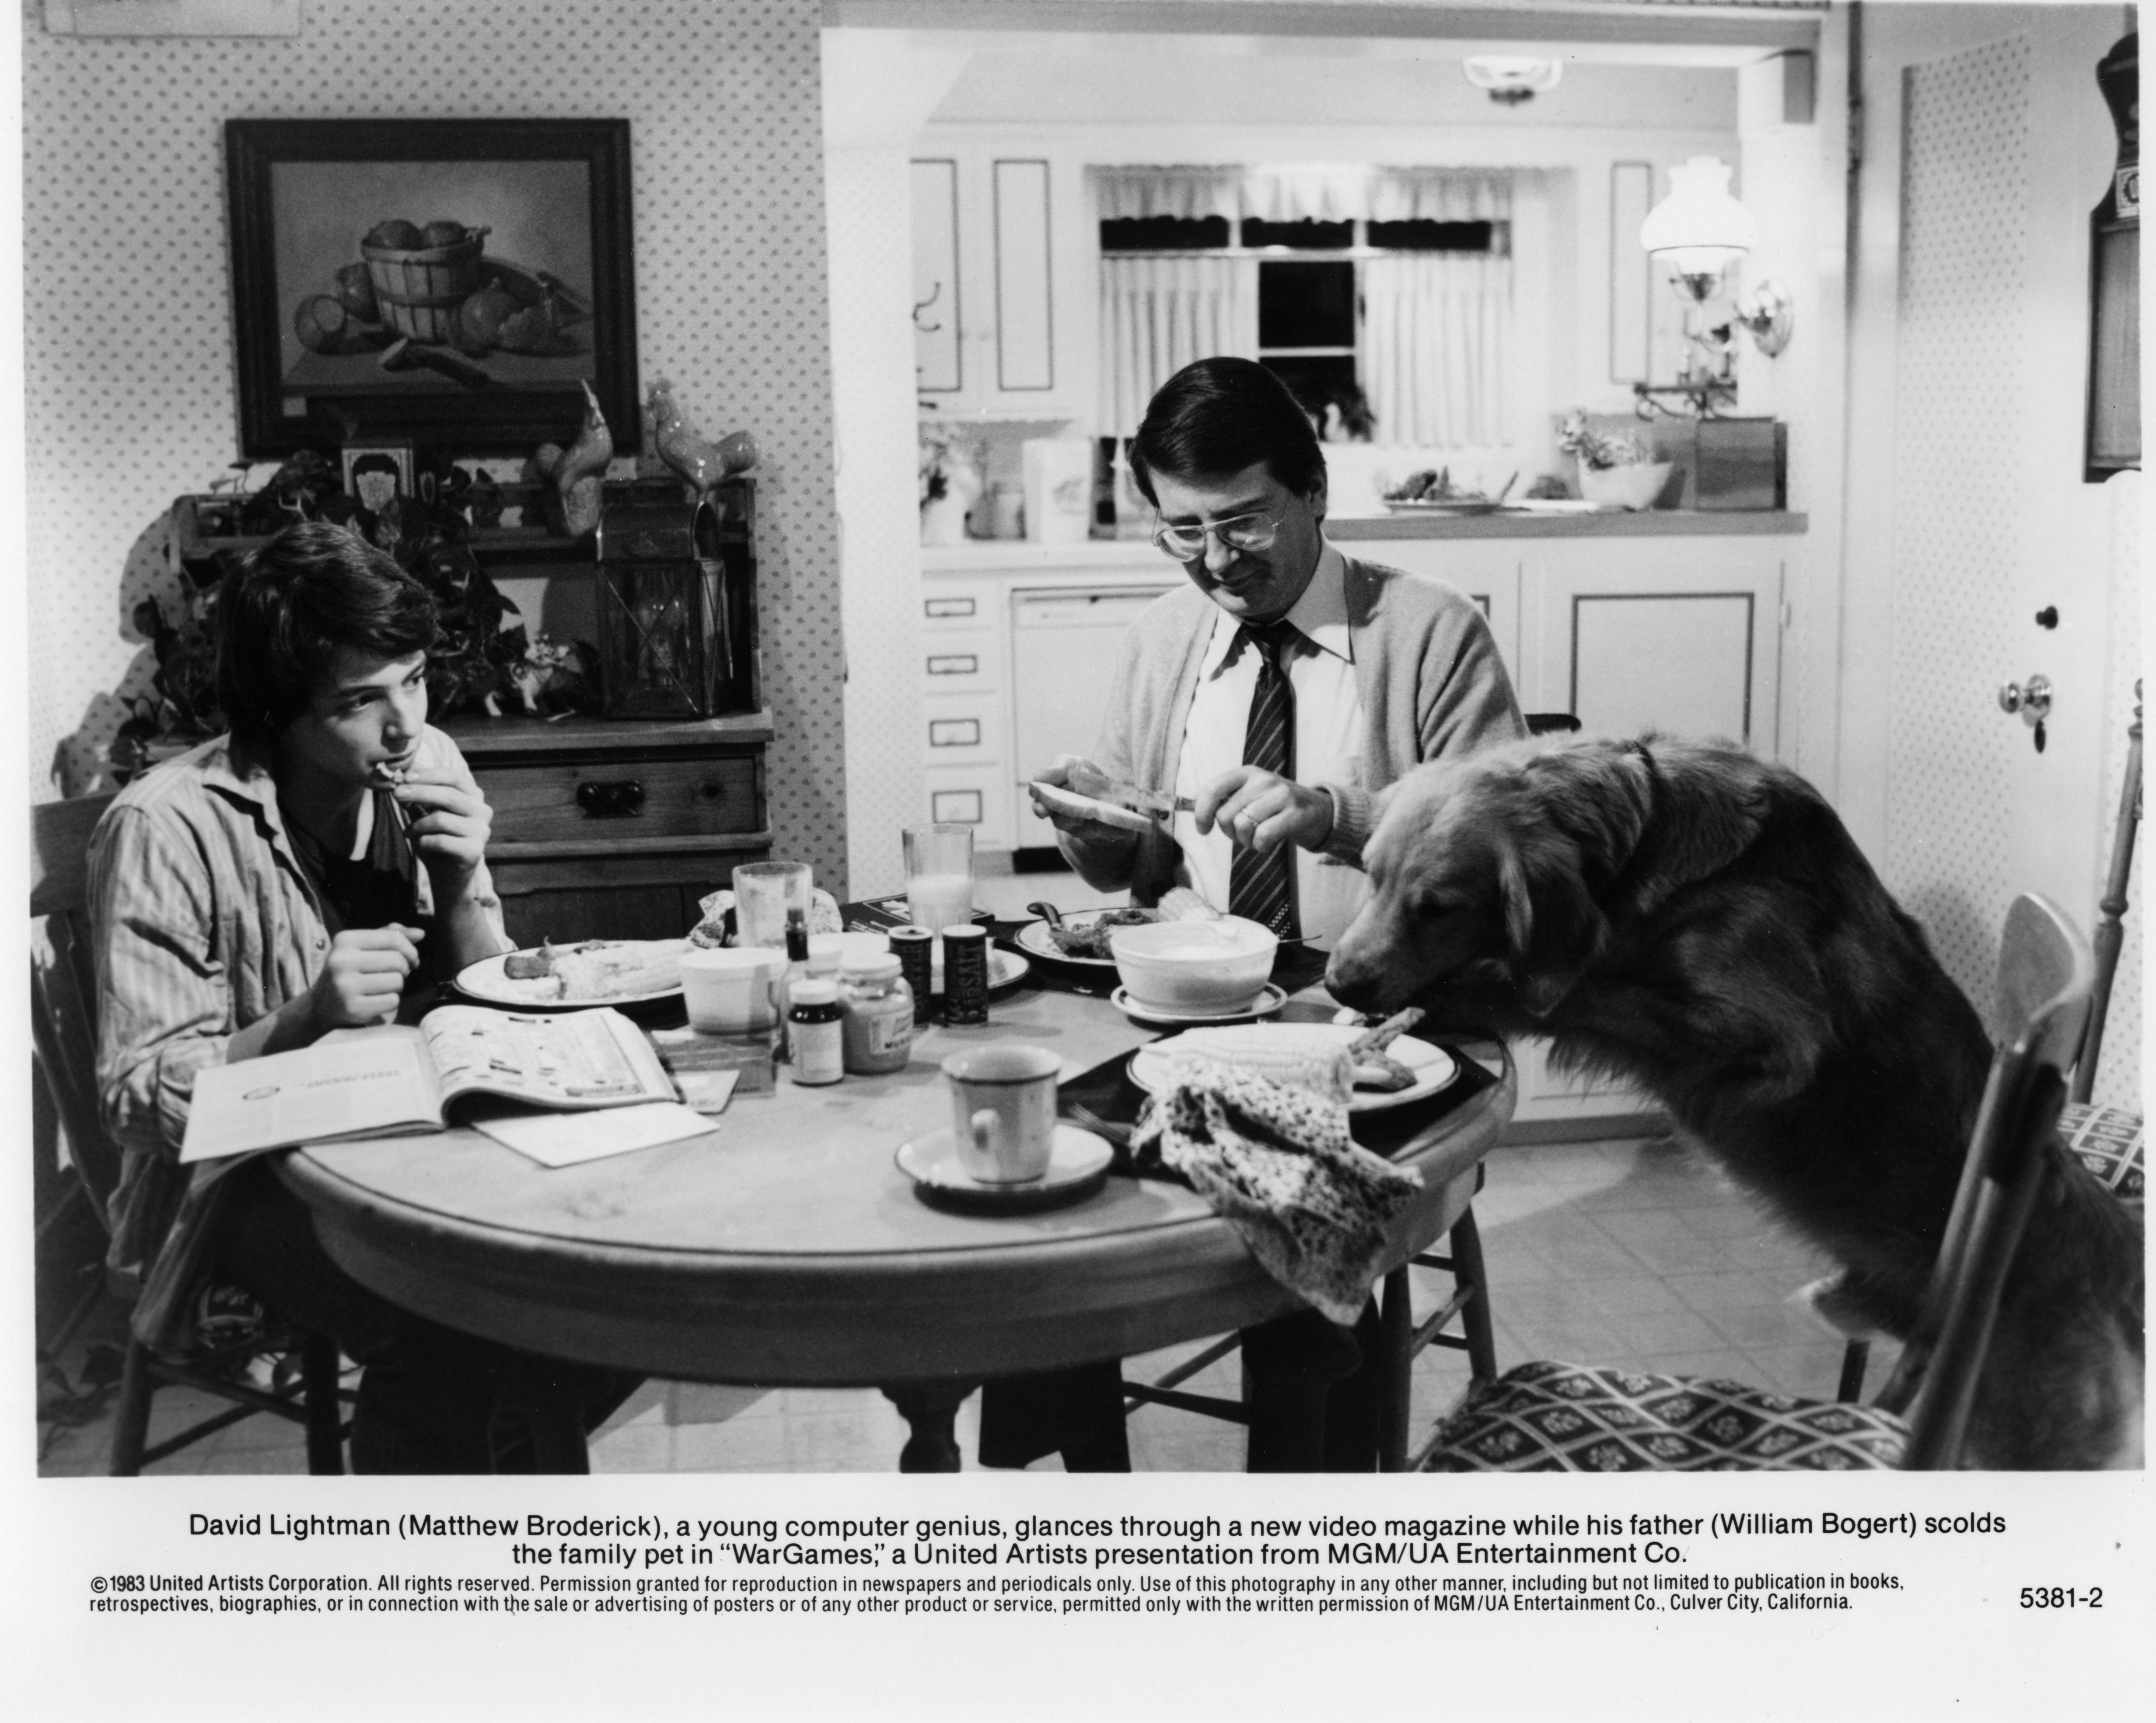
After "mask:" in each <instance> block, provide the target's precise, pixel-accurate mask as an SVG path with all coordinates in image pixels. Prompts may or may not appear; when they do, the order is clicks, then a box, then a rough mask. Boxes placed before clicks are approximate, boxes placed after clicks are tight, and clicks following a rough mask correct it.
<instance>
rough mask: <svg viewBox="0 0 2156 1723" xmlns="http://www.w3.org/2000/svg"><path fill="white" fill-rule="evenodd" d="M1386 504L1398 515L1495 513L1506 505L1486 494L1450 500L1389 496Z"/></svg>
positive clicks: (1385, 500)
mask: <svg viewBox="0 0 2156 1723" xmlns="http://www.w3.org/2000/svg"><path fill="white" fill-rule="evenodd" d="M1384 504H1385V506H1386V507H1387V508H1389V509H1390V510H1392V511H1393V512H1394V514H1396V515H1494V514H1496V512H1497V510H1500V509H1501V508H1503V507H1504V506H1505V505H1503V504H1502V503H1499V502H1492V501H1491V500H1490V499H1489V498H1488V497H1486V496H1484V497H1458V498H1455V499H1453V500H1450V501H1447V500H1445V499H1444V498H1442V497H1438V498H1434V499H1433V498H1426V497H1419V496H1389V497H1387V498H1385V499H1384Z"/></svg>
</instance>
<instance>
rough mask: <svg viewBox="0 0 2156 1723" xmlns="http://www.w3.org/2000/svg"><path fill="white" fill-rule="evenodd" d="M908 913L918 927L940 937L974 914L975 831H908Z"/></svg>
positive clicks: (938, 828) (927, 828)
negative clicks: (943, 932)
mask: <svg viewBox="0 0 2156 1723" xmlns="http://www.w3.org/2000/svg"><path fill="white" fill-rule="evenodd" d="M906 914H907V915H910V916H911V918H912V920H913V925H914V926H916V927H925V928H927V930H928V931H930V932H931V933H937V934H940V933H942V931H943V930H944V929H945V928H946V927H948V926H952V925H953V924H954V923H957V922H961V921H966V920H971V919H972V917H973V828H972V827H971V826H908V827H907V828H906Z"/></svg>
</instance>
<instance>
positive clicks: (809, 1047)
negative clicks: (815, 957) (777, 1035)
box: [788, 979, 846, 1087]
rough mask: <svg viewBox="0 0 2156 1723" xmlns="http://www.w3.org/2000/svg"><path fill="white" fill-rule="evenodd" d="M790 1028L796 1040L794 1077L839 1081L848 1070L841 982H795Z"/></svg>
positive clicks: (808, 1082)
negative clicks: (840, 993)
mask: <svg viewBox="0 0 2156 1723" xmlns="http://www.w3.org/2000/svg"><path fill="white" fill-rule="evenodd" d="M788 1029H789V1030H790V1032H791V1038H792V1041H793V1080H794V1081H795V1082H796V1083H802V1084H806V1085H809V1086H811V1087H814V1086H817V1085H822V1084H825V1083H836V1082H837V1081H839V1079H840V1078H842V1077H844V1075H845V1074H846V1055H845V1028H844V1013H843V1012H842V1011H841V1010H840V1009H839V984H838V983H837V982H834V981H809V980H805V979H804V980H802V981H797V982H794V983H793V1009H792V1010H791V1011H790V1012H789V1013H788Z"/></svg>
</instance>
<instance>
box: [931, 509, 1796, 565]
mask: <svg viewBox="0 0 2156 1723" xmlns="http://www.w3.org/2000/svg"><path fill="white" fill-rule="evenodd" d="M1809 526H1810V520H1809V517H1808V516H1806V515H1800V514H1790V513H1787V512H1784V511H1780V510H1758V511H1751V512H1743V513H1740V512H1737V511H1734V510H1730V511H1726V512H1722V511H1708V510H1691V509H1649V510H1641V511H1640V512H1639V513H1637V514H1630V513H1623V512H1617V513H1610V514H1595V515H1530V514H1515V513H1512V512H1509V511H1507V512H1506V513H1503V514H1496V515H1335V516H1332V517H1329V518H1328V519H1327V520H1326V523H1325V532H1326V536H1327V537H1328V538H1331V539H1332V540H1334V541H1337V542H1338V543H1340V544H1343V545H1347V544H1355V543H1358V542H1363V541H1378V540H1384V539H1391V540H1400V539H1491V538H1495V539H1512V538H1520V539H1525V538H1750V537H1760V536H1768V537H1800V536H1803V535H1804V533H1805V532H1806V531H1809ZM1133 565H1137V566H1140V567H1147V568H1152V567H1155V566H1156V565H1158V567H1162V568H1165V569H1171V570H1172V569H1173V564H1172V563H1170V562H1168V558H1167V557H1165V556H1162V555H1161V554H1160V552H1159V551H1156V550H1155V549H1154V548H1153V547H1152V544H1151V543H1150V542H1149V541H1147V540H1145V539H1142V538H1127V539H1086V540H1084V541H1081V542H1079V543H1076V544H1068V545H1043V544H1035V543H1034V542H1033V541H1030V540H1029V539H972V540H968V541H967V542H966V543H964V544H962V545H949V546H932V547H926V548H924V549H923V550H922V551H921V568H922V570H923V571H924V572H927V573H930V574H937V573H948V574H962V573H973V572H991V571H998V570H1001V571H1009V572H1021V571H1024V570H1026V569H1034V568H1128V567H1132V566H1133Z"/></svg>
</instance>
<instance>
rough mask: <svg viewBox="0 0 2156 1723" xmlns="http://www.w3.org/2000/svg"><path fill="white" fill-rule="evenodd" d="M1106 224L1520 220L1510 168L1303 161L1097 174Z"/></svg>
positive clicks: (1102, 170)
mask: <svg viewBox="0 0 2156 1723" xmlns="http://www.w3.org/2000/svg"><path fill="white" fill-rule="evenodd" d="M1091 173H1092V178H1093V182H1094V186H1095V188H1096V192H1097V193H1098V195H1099V198H1100V206H1101V220H1103V221H1118V220H1147V219H1151V218H1156V217H1160V216H1175V217H1178V218H1181V219H1183V220H1185V221H1195V220H1201V219H1203V218H1205V217H1207V216H1214V215H1218V216H1225V217H1226V218H1228V219H1229V221H1231V222H1232V221H1240V219H1242V218H1244V217H1245V216H1255V217H1256V218H1259V219H1260V220H1262V221H1269V222H1296V221H1322V222H1339V221H1355V220H1365V221H1381V222H1399V221H1438V222H1502V221H1509V220H1510V219H1511V218H1512V174H1511V173H1510V172H1507V171H1505V170H1503V169H1486V168H1457V167H1366V166H1363V165H1360V164H1354V165H1349V164H1342V163H1337V162H1295V163H1288V164H1286V165H1282V166H1276V167H1096V168H1094V169H1092V170H1091Z"/></svg>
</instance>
